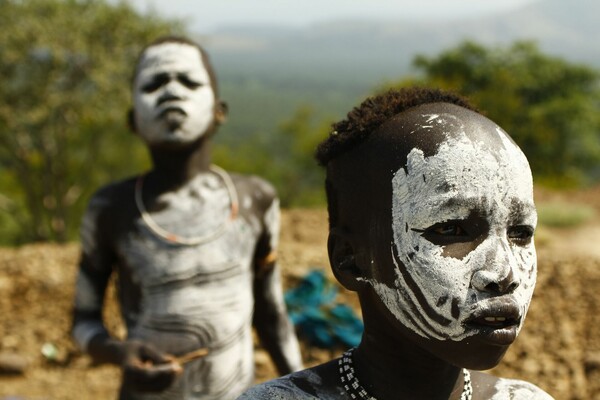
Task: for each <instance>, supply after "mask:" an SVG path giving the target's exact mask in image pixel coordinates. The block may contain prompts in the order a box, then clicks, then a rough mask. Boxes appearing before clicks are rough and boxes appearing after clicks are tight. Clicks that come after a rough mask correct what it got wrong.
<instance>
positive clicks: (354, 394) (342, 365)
mask: <svg viewBox="0 0 600 400" xmlns="http://www.w3.org/2000/svg"><path fill="white" fill-rule="evenodd" d="M353 352H354V348H352V349H350V350H348V351H347V352H345V353H344V354H343V355H342V356H341V357H340V359H339V360H338V367H339V372H340V380H341V382H342V385H343V386H344V389H345V390H346V393H348V395H349V396H350V398H351V399H366V400H377V399H376V398H375V397H373V396H371V395H370V394H369V393H367V391H366V390H365V388H363V387H362V386H361V384H360V382H359V381H358V378H357V377H356V374H355V373H354V367H353V363H352V353H353ZM463 376H464V385H463V391H462V394H461V395H460V400H471V399H472V397H473V386H472V385H471V374H470V373H469V371H468V370H467V369H466V368H463Z"/></svg>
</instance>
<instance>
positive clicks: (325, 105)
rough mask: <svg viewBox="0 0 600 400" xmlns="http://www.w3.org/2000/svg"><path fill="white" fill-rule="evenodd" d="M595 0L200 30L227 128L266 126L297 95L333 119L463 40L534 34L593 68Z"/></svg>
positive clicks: (598, 62)
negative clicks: (464, 14) (460, 13)
mask: <svg viewBox="0 0 600 400" xmlns="http://www.w3.org/2000/svg"><path fill="white" fill-rule="evenodd" d="M598 16H600V2H599V1H597V0H572V1H565V0H540V1H538V2H536V3H533V4H530V5H528V6H525V7H523V8H521V9H518V10H516V11H512V12H508V13H501V14H496V15H489V16H486V17H483V18H476V19H466V20H452V21H447V22H439V21H435V22H428V21H410V20H398V21H373V20H364V21H360V20H334V21H330V22H328V23H321V24H316V25H313V26H310V27H308V28H303V29H300V28H289V27H282V26H265V27H260V28H256V27H244V26H230V27H222V28H220V29H219V30H218V31H216V32H215V33H214V34H213V35H210V36H208V37H202V38H200V41H201V42H202V43H204V44H205V46H206V47H207V49H208V50H209V52H210V54H211V57H212V59H213V61H214V63H215V65H216V68H217V71H218V75H219V80H220V84H221V87H222V95H223V97H224V98H225V99H227V100H229V102H230V104H231V106H232V107H231V124H230V126H228V127H225V128H224V130H226V131H227V130H233V131H236V134H235V136H236V137H237V138H239V135H240V133H239V132H240V131H243V132H244V134H246V133H256V132H259V131H260V132H267V133H268V132H272V131H273V130H275V129H276V125H277V124H278V123H280V122H281V121H282V120H285V119H286V118H289V117H290V116H291V113H292V112H293V111H294V110H295V109H296V108H297V107H299V105H301V104H310V105H311V106H312V107H313V108H315V110H316V111H317V113H318V115H322V116H323V117H330V118H333V119H337V118H340V117H341V116H342V115H343V113H344V112H345V111H348V110H349V108H350V107H351V106H352V105H354V104H356V103H357V101H359V100H360V99H362V98H363V97H364V96H366V95H367V94H369V93H370V92H371V91H372V90H373V88H374V87H375V86H376V85H379V84H381V83H382V82H384V81H386V80H398V79H400V78H401V77H402V76H404V75H406V74H408V73H410V72H411V62H412V60H413V59H414V57H415V55H417V54H425V55H430V56H432V55H435V54H437V53H439V52H440V51H442V50H444V49H447V48H449V47H453V46H456V45H457V44H458V43H460V42H461V41H463V40H466V39H471V40H474V41H476V42H478V43H482V44H486V45H496V44H508V43H511V42H513V41H515V40H534V41H536V42H537V43H538V44H539V46H540V48H541V49H542V50H543V51H545V52H547V53H549V54H553V55H556V56H560V57H563V58H566V59H569V60H571V61H575V62H582V63H587V64H590V65H594V66H598V67H600V40H598V38H599V37H600V23H599V22H600V20H599V17H598Z"/></svg>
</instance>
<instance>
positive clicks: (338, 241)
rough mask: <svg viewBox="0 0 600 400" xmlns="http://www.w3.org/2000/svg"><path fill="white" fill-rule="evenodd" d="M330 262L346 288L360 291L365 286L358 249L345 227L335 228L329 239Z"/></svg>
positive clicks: (338, 278) (336, 276) (337, 277)
mask: <svg viewBox="0 0 600 400" xmlns="http://www.w3.org/2000/svg"><path fill="white" fill-rule="evenodd" d="M327 251H328V253H329V262H330V264H331V269H332V271H333V275H335V278H336V279H337V280H338V281H339V282H340V283H341V284H342V286H344V287H345V288H346V289H348V290H351V291H354V292H356V291H358V289H360V287H361V286H363V284H364V281H363V280H362V279H361V278H363V277H364V273H363V269H362V268H361V266H360V265H359V261H358V260H359V259H360V258H361V257H359V255H358V249H357V247H356V245H355V243H353V240H352V237H351V235H350V234H349V233H348V232H346V231H344V230H343V229H339V228H333V229H331V231H330V232H329V238H328V240H327Z"/></svg>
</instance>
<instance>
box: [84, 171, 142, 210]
mask: <svg viewBox="0 0 600 400" xmlns="http://www.w3.org/2000/svg"><path fill="white" fill-rule="evenodd" d="M136 181H137V177H131V178H127V179H123V180H119V181H115V182H111V183H109V184H106V185H104V186H102V187H100V188H99V189H98V190H96V192H94V194H93V195H92V197H91V198H90V201H89V207H88V208H91V209H101V208H110V207H111V206H119V204H120V203H123V202H127V203H133V201H134V195H135V193H134V192H135V183H136Z"/></svg>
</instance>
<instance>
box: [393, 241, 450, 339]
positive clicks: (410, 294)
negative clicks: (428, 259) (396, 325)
mask: <svg viewBox="0 0 600 400" xmlns="http://www.w3.org/2000/svg"><path fill="white" fill-rule="evenodd" d="M392 260H393V262H394V265H395V266H396V269H397V270H399V271H401V274H400V276H399V279H401V280H402V281H404V282H403V283H402V284H401V285H400V286H401V287H402V288H404V289H405V293H406V295H403V296H402V298H401V299H402V300H403V303H404V306H405V308H404V309H403V310H401V311H402V313H403V314H404V315H407V316H408V315H410V317H409V319H410V321H411V322H412V323H413V328H412V329H414V330H415V332H416V333H418V334H419V335H421V336H423V337H433V338H435V339H446V338H447V335H445V334H444V333H443V331H442V330H440V329H438V328H436V327H435V326H434V324H436V321H435V320H434V319H432V318H427V312H428V311H430V312H433V313H434V314H435V312H434V310H433V309H432V308H431V307H430V306H429V304H427V302H425V304H426V306H425V307H424V306H423V304H421V303H420V302H419V300H418V298H417V297H418V295H417V294H416V293H415V292H414V290H413V289H412V288H411V287H410V285H409V284H408V282H407V281H406V274H405V273H403V272H402V268H400V265H399V264H398V262H397V260H398V258H397V254H396V253H395V249H394V246H393V245H392ZM421 297H422V294H421ZM417 304H418V305H419V307H417V306H416V305H417ZM415 308H416V309H415ZM419 308H420V309H421V310H423V311H421V310H419ZM442 318H443V317H442Z"/></svg>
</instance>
